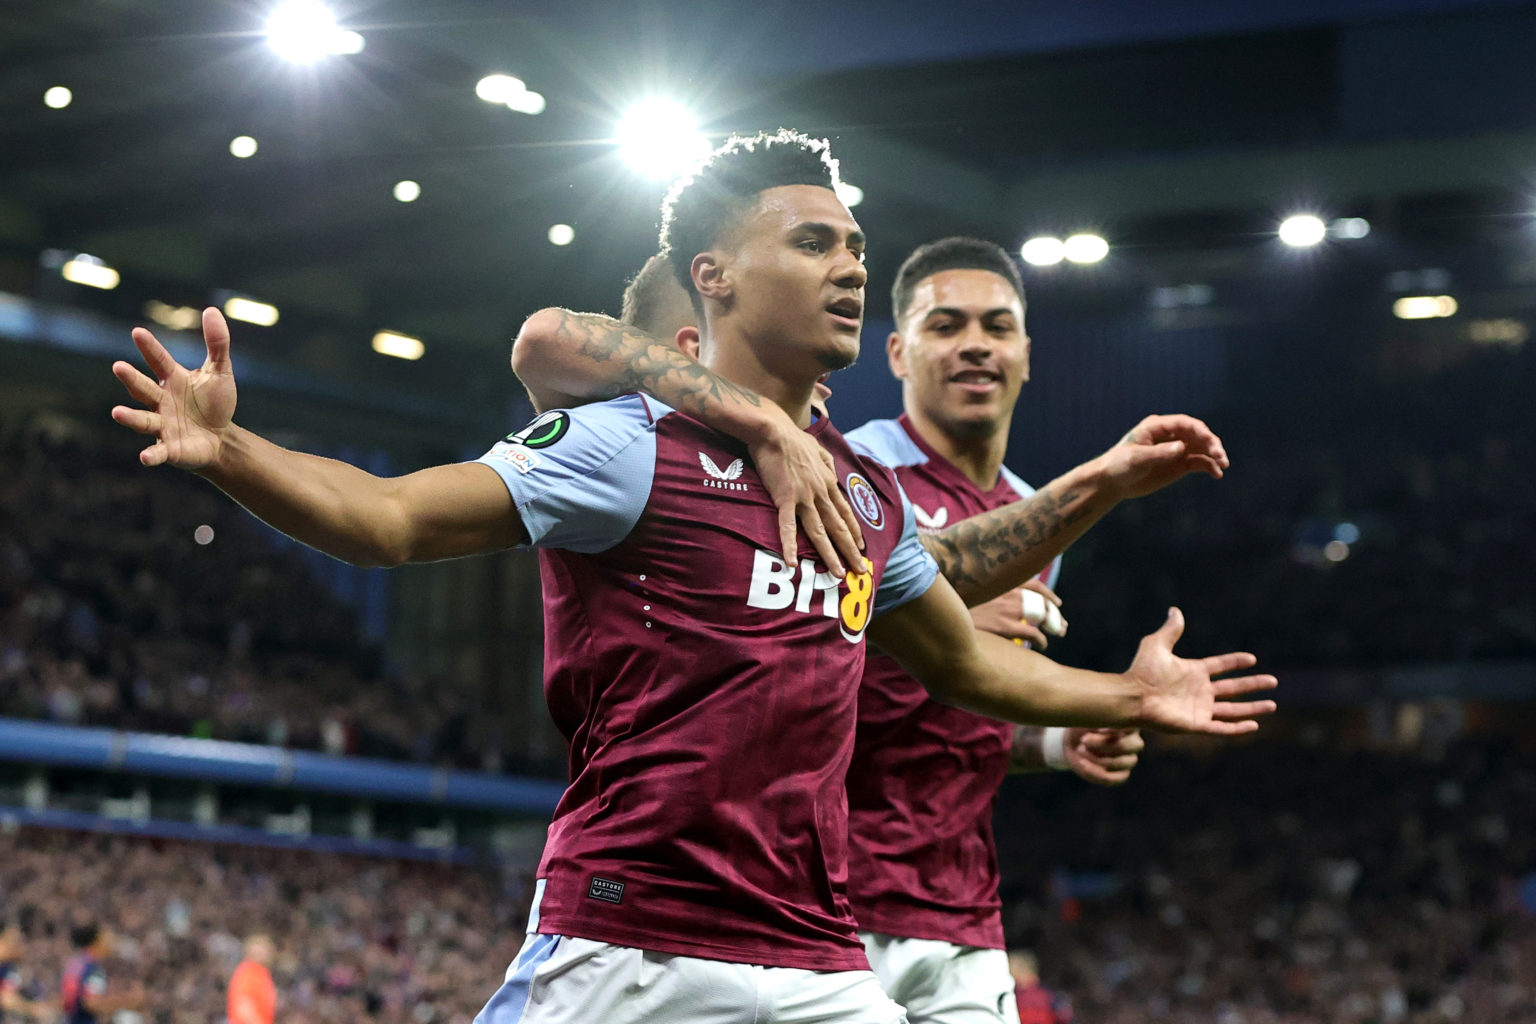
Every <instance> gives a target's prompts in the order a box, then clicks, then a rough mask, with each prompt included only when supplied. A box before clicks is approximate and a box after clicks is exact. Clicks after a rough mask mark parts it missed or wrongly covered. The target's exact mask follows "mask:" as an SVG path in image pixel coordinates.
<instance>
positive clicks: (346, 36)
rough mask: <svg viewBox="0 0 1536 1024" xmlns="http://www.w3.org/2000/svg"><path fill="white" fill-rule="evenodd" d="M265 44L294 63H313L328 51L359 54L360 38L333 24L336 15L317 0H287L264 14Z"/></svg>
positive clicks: (361, 40)
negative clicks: (269, 12)
mask: <svg viewBox="0 0 1536 1024" xmlns="http://www.w3.org/2000/svg"><path fill="white" fill-rule="evenodd" d="M267 45H268V46H270V47H272V51H273V52H274V53H276V54H277V55H278V56H279V57H281V58H283V59H284V60H286V61H289V62H291V63H294V64H313V63H314V62H315V61H317V60H319V59H320V58H321V57H325V56H328V55H331V54H352V53H361V52H362V49H363V37H362V36H361V35H359V34H358V33H356V32H351V31H348V30H346V29H341V28H337V27H336V16H335V15H334V14H332V13H331V12H330V11H329V10H328V9H327V8H326V6H325V5H324V4H322V3H319V2H318V0H287V2H286V3H284V4H282V5H280V6H279V7H277V8H276V9H274V10H273V11H272V13H271V14H270V15H268V17H267Z"/></svg>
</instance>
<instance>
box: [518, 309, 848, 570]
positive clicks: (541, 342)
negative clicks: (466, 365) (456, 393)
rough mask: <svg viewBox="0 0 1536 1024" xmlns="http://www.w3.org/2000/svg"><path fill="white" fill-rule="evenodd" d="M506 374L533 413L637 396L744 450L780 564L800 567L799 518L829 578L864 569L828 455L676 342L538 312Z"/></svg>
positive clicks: (590, 319)
mask: <svg viewBox="0 0 1536 1024" xmlns="http://www.w3.org/2000/svg"><path fill="white" fill-rule="evenodd" d="M512 371H513V372H514V373H516V374H517V376H518V379H519V380H521V381H523V383H524V386H525V387H527V388H528V393H529V394H530V395H531V396H533V399H534V402H535V404H536V405H537V404H540V403H542V402H548V401H551V400H554V401H558V400H560V399H565V400H566V401H565V403H564V404H571V405H580V404H583V403H585V402H600V401H606V400H607V399H610V398H614V397H616V396H618V395H622V394H627V393H629V392H631V391H642V392H644V393H645V394H648V395H651V396H652V397H654V398H657V399H659V400H661V401H663V402H665V403H666V404H667V405H670V406H671V407H672V408H674V409H676V410H678V411H679V412H682V413H684V414H686V415H688V416H691V417H693V418H694V419H696V420H699V421H700V422H702V423H706V424H708V425H709V426H711V427H713V428H714V429H716V430H718V431H720V432H721V433H723V434H729V435H730V436H731V437H734V438H736V439H737V440H739V441H742V442H744V443H745V444H746V445H747V450H748V452H749V453H750V454H751V456H752V463H753V466H754V467H755V468H756V469H757V472H758V475H759V476H760V477H762V480H763V486H764V487H765V488H767V490H768V494H769V496H770V497H771V498H773V502H774V504H775V505H776V506H777V507H778V510H779V545H780V551H782V552H783V554H784V559H785V561H786V562H788V563H790V564H794V563H795V562H797V561H798V560H799V555H798V552H797V547H798V541H797V538H796V531H795V527H796V520H797V519H798V521H799V525H800V527H801V528H802V529H803V530H804V531H805V535H806V537H807V538H808V539H809V540H810V542H811V544H812V546H813V547H814V548H815V549H816V553H817V554H818V555H820V556H821V560H822V562H823V564H825V565H826V566H827V568H828V571H830V572H831V573H832V574H833V575H834V576H842V575H843V574H844V569H843V560H845V559H846V560H847V561H848V562H851V563H852V564H853V565H855V566H858V565H862V564H863V561H864V556H863V555H862V553H861V552H862V551H863V548H864V535H863V533H862V531H861V530H860V528H859V523H858V520H857V518H855V516H854V514H853V508H852V507H851V506H850V505H849V504H848V501H847V499H846V498H844V497H843V493H842V491H840V490H839V489H838V486H837V474H836V473H835V472H834V471H833V466H832V457H831V455H829V454H828V453H827V451H826V449H824V448H822V447H821V445H820V444H818V443H817V442H816V441H815V439H814V438H812V437H811V436H810V435H809V434H807V433H806V432H805V431H804V430H802V429H800V427H799V426H798V425H797V424H796V423H795V422H794V421H793V420H792V419H790V417H789V414H788V413H786V412H785V411H784V410H783V409H781V408H779V407H778V406H777V405H775V404H774V403H773V402H769V401H765V400H764V399H763V397H762V396H761V395H759V394H757V392H755V391H752V390H751V389H749V388H744V387H741V386H739V385H737V384H735V383H733V382H732V381H729V380H727V379H726V378H724V377H722V376H720V375H719V374H717V373H715V372H713V371H712V370H710V369H709V368H708V367H706V366H704V365H703V364H702V363H700V362H699V361H698V360H697V359H694V358H693V357H692V356H690V355H688V354H687V353H685V352H683V351H682V350H681V349H679V348H678V347H677V345H675V344H674V343H673V342H671V341H667V340H663V339H661V338H657V337H654V336H652V335H649V334H646V333H645V332H644V331H641V330H638V329H637V328H634V327H631V326H630V325H628V324H625V323H622V322H620V321H618V320H614V319H612V318H610V317H606V316H600V315H598V314H596V313H573V312H571V311H570V310H566V309H541V310H539V312H537V313H535V314H533V316H531V317H529V318H528V320H527V322H526V323H524V324H523V328H522V330H521V331H519V332H518V335H517V340H516V341H514V342H513V346H512ZM545 407H546V408H547V407H548V406H547V405H546V406H545ZM839 554H841V558H840V557H839Z"/></svg>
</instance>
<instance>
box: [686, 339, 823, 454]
mask: <svg viewBox="0 0 1536 1024" xmlns="http://www.w3.org/2000/svg"><path fill="white" fill-rule="evenodd" d="M759 350H760V349H759V347H758V346H754V345H750V344H747V342H746V340H745V339H743V338H732V337H726V338H722V337H721V332H716V331H711V333H710V335H709V336H708V337H707V338H705V339H704V341H703V343H702V344H701V346H700V352H699V362H701V363H703V364H704V365H705V366H706V367H708V368H709V369H710V370H712V371H713V372H715V373H717V374H719V375H720V376H722V377H724V378H725V379H726V380H728V381H730V382H731V383H732V384H739V385H740V386H741V387H744V388H750V389H752V390H753V391H756V392H757V393H758V394H759V395H761V396H762V397H763V398H764V399H765V400H767V401H770V402H772V403H774V404H775V405H777V406H778V407H779V408H781V409H783V410H784V411H785V412H786V413H788V414H789V418H790V419H792V420H794V421H795V425H796V426H798V427H800V428H801V429H802V430H803V429H805V428H806V427H808V426H810V425H811V398H812V396H813V395H814V394H815V391H816V378H817V377H819V376H820V375H821V372H822V371H821V370H819V369H817V368H816V367H814V366H813V367H810V368H809V369H810V374H809V375H808V376H807V375H804V374H795V375H793V376H791V375H789V374H787V373H785V372H783V371H782V370H780V369H778V368H775V367H769V366H767V365H765V364H764V363H763V361H762V359H761V358H759V355H758V352H759ZM802 377H803V378H804V379H803V380H802V379H801V378H802Z"/></svg>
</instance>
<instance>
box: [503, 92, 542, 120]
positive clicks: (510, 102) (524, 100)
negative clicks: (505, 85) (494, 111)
mask: <svg viewBox="0 0 1536 1024" xmlns="http://www.w3.org/2000/svg"><path fill="white" fill-rule="evenodd" d="M544 107H545V103H544V94H543V93H541V92H534V91H533V90H532V89H524V90H523V91H522V92H519V93H513V94H512V95H511V96H509V97H508V98H507V109H508V110H515V111H517V112H518V113H519V114H531V115H534V116H537V115H539V114H542V113H544Z"/></svg>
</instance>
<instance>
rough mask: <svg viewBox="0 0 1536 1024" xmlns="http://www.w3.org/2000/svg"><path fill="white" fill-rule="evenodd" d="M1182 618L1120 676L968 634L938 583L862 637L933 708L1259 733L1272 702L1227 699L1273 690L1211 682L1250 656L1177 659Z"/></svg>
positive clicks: (955, 600) (1267, 684)
mask: <svg viewBox="0 0 1536 1024" xmlns="http://www.w3.org/2000/svg"><path fill="white" fill-rule="evenodd" d="M1183 632H1184V616H1183V614H1182V613H1181V612H1180V611H1179V610H1178V609H1177V608H1170V609H1169V611H1168V619H1167V621H1166V622H1165V623H1164V624H1163V626H1162V628H1161V629H1159V630H1158V631H1157V632H1155V633H1152V634H1151V635H1149V636H1145V637H1143V638H1142V641H1141V646H1140V647H1139V648H1138V649H1137V651H1136V658H1135V660H1134V661H1132V663H1131V667H1130V668H1129V669H1128V670H1127V671H1125V672H1121V673H1107V672H1088V671H1084V670H1082V669H1073V668H1067V667H1065V666H1063V665H1058V664H1056V663H1055V662H1053V661H1051V660H1050V659H1048V658H1046V657H1045V656H1044V655H1041V654H1038V653H1036V652H1034V651H1031V650H1028V649H1026V648H1022V647H1018V646H1016V645H1015V644H1013V643H1012V642H1010V641H1008V640H1005V639H1003V638H1002V637H998V636H992V635H991V634H988V633H978V632H977V631H976V630H975V629H974V627H973V626H972V625H971V621H970V617H969V616H968V615H967V614H966V610H965V606H964V604H963V603H962V602H961V601H960V599H959V597H958V596H956V594H955V592H954V590H953V589H952V588H951V587H950V586H949V584H948V583H946V582H945V581H944V580H943V579H942V578H939V579H936V580H935V581H934V584H933V586H931V587H929V588H928V590H927V591H926V592H925V593H924V594H923V595H922V596H921V597H919V598H917V599H915V600H912V601H909V602H907V603H906V604H904V605H901V606H900V607H898V608H896V609H895V610H893V611H890V612H887V613H885V614H883V615H881V616H879V617H878V618H876V619H874V620H873V621H872V622H871V623H870V626H869V636H870V639H872V640H874V641H875V642H876V643H878V644H879V645H880V646H881V647H882V648H884V649H885V650H886V651H888V652H889V653H891V654H892V655H894V656H895V657H896V659H897V660H898V661H900V662H901V663H902V666H903V667H904V668H906V670H907V671H908V672H910V673H911V674H912V675H913V676H915V677H916V678H917V679H918V680H919V681H921V682H922V683H923V685H924V686H926V687H927V688H928V690H929V692H930V693H932V694H933V695H934V697H936V698H937V699H939V700H942V701H945V702H947V703H950V704H956V705H959V706H961V707H964V708H969V709H970V710H972V711H976V712H979V713H980V714H984V715H990V716H991V717H993V718H1001V719H1004V720H1006V721H1010V722H1026V723H1031V724H1035V725H1069V726H1070V725H1081V726H1088V727H1090V728H1095V727H1118V728H1136V727H1140V726H1147V727H1151V728H1155V729H1166V730H1169V731H1173V732H1195V733H1210V734H1213V735H1217V736H1235V735H1239V734H1242V733H1247V732H1252V731H1253V730H1255V729H1257V728H1258V727H1259V723H1258V721H1257V719H1258V717H1259V716H1261V715H1266V714H1269V713H1271V712H1272V711H1274V709H1275V704H1274V701H1270V700H1256V701H1230V700H1228V699H1227V698H1231V697H1237V696H1241V695H1245V694H1249V693H1254V692H1257V691H1260V690H1267V689H1271V688H1273V687H1274V686H1275V685H1276V681H1275V677H1274V676H1270V675H1249V676H1242V677H1239V678H1235V679H1221V680H1218V679H1216V678H1215V677H1216V676H1219V675H1222V674H1224V673H1227V672H1232V671H1236V670H1239V669H1246V668H1250V667H1252V666H1253V664H1254V662H1255V660H1256V659H1255V658H1254V656H1253V655H1251V654H1223V655H1219V656H1216V657H1211V658H1180V657H1177V656H1176V655H1174V653H1173V645H1174V643H1175V642H1176V641H1177V640H1178V638H1179V636H1180V635H1181V634H1182V633H1183Z"/></svg>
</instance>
